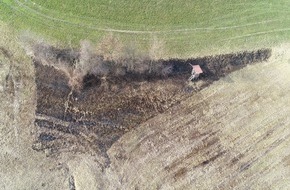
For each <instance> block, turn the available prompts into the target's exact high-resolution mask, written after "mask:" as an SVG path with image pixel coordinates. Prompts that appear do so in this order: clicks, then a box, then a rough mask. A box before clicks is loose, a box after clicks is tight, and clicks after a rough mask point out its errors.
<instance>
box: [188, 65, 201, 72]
mask: <svg viewBox="0 0 290 190" xmlns="http://www.w3.org/2000/svg"><path fill="white" fill-rule="evenodd" d="M191 66H192V70H193V71H194V73H195V74H201V73H203V71H202V69H201V68H200V66H199V65H191Z"/></svg>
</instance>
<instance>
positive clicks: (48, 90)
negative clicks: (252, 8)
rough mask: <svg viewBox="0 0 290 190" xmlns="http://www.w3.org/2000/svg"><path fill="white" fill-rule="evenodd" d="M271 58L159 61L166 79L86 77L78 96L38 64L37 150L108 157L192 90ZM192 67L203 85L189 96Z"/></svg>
mask: <svg viewBox="0 0 290 190" xmlns="http://www.w3.org/2000/svg"><path fill="white" fill-rule="evenodd" d="M64 52H65V51H61V53H64ZM60 56H61V55H60ZM64 56H65V58H66V59H68V60H70V58H69V57H67V55H64ZM270 56H271V50H270V49H261V50H258V51H252V52H241V53H235V54H225V55H218V56H208V57H202V58H195V59H187V60H183V59H171V60H159V61H158V62H159V63H162V64H164V65H168V66H171V67H172V72H171V73H170V74H169V75H168V76H166V77H165V76H161V75H154V74H152V75H150V74H148V73H147V74H137V73H133V72H127V73H126V74H125V75H123V76H107V77H106V78H104V77H99V76H95V75H86V76H85V77H84V78H83V85H82V86H83V88H82V89H81V90H80V91H73V90H72V89H71V87H70V86H69V85H68V80H69V79H68V78H67V76H66V75H65V74H63V73H62V72H61V71H59V70H56V69H55V68H54V67H52V66H47V65H43V64H41V63H40V62H39V61H35V63H34V64H35V69H36V85H37V109H36V120H35V124H36V126H37V128H38V136H37V137H35V139H36V140H35V144H34V145H33V148H34V149H35V150H39V151H40V150H41V151H43V150H46V149H49V152H50V155H57V154H58V153H60V152H62V151H65V152H66V151H70V152H90V153H91V154H98V155H103V156H104V157H106V151H107V150H108V148H110V146H111V145H112V144H113V143H114V142H115V141H117V140H118V139H119V138H120V137H121V136H122V135H123V134H125V133H126V132H128V131H130V130H133V129H134V128H136V127H138V125H139V124H141V123H143V122H145V121H146V120H148V119H149V118H151V117H154V116H156V115H157V114H160V113H163V112H164V111H166V110H167V109H168V108H170V107H172V106H173V105H176V104H178V103H179V102H181V101H182V100H183V99H185V98H188V97H189V96H191V94H192V93H194V91H198V90H201V89H203V88H205V87H207V86H208V85H210V84H211V83H212V82H213V81H216V80H219V79H220V78H221V77H224V76H226V75H227V74H229V73H231V72H233V71H235V70H238V69H241V68H243V67H245V66H246V65H248V64H254V63H260V62H263V61H266V60H267V59H268V58H269V57H270ZM73 59H75V58H72V60H73ZM189 63H190V64H198V65H200V67H201V68H202V70H203V71H204V73H203V74H202V75H201V76H200V78H199V79H198V80H197V81H194V82H193V83H199V84H201V85H199V86H198V88H194V89H193V90H192V91H191V92H190V93H189V91H188V90H186V89H188V87H189V85H188V84H189V83H190V82H189V81H188V78H189V77H190V74H191V66H190V64H189ZM233 85H234V84H233ZM191 86H192V85H191Z"/></svg>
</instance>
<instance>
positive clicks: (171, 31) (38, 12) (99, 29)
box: [12, 1, 290, 40]
mask: <svg viewBox="0 0 290 190" xmlns="http://www.w3.org/2000/svg"><path fill="white" fill-rule="evenodd" d="M16 2H17V3H18V5H19V7H22V8H23V9H24V10H26V11H29V12H33V13H35V15H38V16H40V17H42V18H43V19H49V20H52V21H57V22H59V23H65V24H69V25H73V26H77V27H85V28H87V29H91V30H97V31H103V32H115V33H126V34H166V33H182V32H183V33H188V32H195V31H203V32H206V31H216V30H231V29H239V28H245V27H249V26H255V25H261V24H269V23H274V22H280V21H281V20H280V19H271V20H265V21H259V22H255V23H249V24H244V25H234V26H222V27H208V28H184V29H173V30H125V29H113V28H100V27H94V26H90V25H86V24H77V23H74V22H70V21H68V20H63V19H59V18H55V17H51V16H48V15H45V14H43V13H41V12H40V11H37V10H35V9H33V8H31V7H29V6H26V5H25V4H24V3H21V2H20V1H16ZM12 7H13V6H12ZM13 8H14V9H17V8H16V7H13ZM24 14H25V13H24ZM287 20H289V19H287ZM49 26H51V25H49ZM281 30H282V31H289V30H290V29H289V28H286V29H277V30H273V31H263V32H257V33H252V34H247V35H243V36H237V37H232V38H228V39H229V40H232V39H236V38H243V37H249V36H253V35H259V34H266V33H273V32H280V31H281ZM81 33H82V32H81Z"/></svg>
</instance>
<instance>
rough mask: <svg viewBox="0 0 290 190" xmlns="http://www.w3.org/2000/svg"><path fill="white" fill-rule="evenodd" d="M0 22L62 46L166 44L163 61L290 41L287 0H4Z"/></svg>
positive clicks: (0, 6) (146, 46) (289, 15)
mask: <svg viewBox="0 0 290 190" xmlns="http://www.w3.org/2000/svg"><path fill="white" fill-rule="evenodd" d="M0 11H1V12H0V19H2V20H4V21H5V22H8V23H10V24H11V25H12V26H13V27H14V28H16V29H17V30H18V31H22V30H30V31H32V32H35V33H36V34H38V35H40V36H44V37H45V38H47V39H49V40H51V41H57V42H58V43H60V44H62V45H68V44H72V45H73V46H77V45H78V44H79V41H80V40H81V39H89V40H91V41H93V42H98V41H99V40H100V39H101V38H102V37H103V36H104V35H106V34H107V33H113V34H114V35H115V36H117V37H118V38H120V39H121V40H122V42H123V43H132V42H133V43H135V44H137V45H138V46H139V47H140V48H142V49H146V48H149V47H150V44H151V43H152V41H153V40H156V39H157V40H158V41H160V42H163V44H164V45H163V46H164V47H163V50H164V52H165V53H164V56H165V57H175V56H179V57H189V56H196V55H205V54H216V53H224V52H229V51H238V50H244V49H254V48H260V47H269V46H272V45H274V44H277V43H282V42H285V41H289V40H290V1H289V0H279V1H277V0H216V1H212V0H196V1H192V0H179V1H169V0H142V1H134V0H98V1H95V0H83V1H78V0H67V1H65V2H64V1H59V0H50V1H47V0H19V1H12V0H1V1H0Z"/></svg>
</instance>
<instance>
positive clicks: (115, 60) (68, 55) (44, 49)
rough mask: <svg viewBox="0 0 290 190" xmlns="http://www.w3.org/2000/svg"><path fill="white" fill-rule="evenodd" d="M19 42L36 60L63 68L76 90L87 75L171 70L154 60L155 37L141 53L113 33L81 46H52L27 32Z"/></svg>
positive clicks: (158, 47)
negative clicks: (98, 40)
mask: <svg viewBox="0 0 290 190" xmlns="http://www.w3.org/2000/svg"><path fill="white" fill-rule="evenodd" d="M22 42H23V43H22V44H23V46H24V48H25V49H26V52H27V54H28V55H30V56H32V57H33V58H34V60H35V61H37V62H39V63H42V64H44V65H48V66H52V67H54V68H55V69H57V70H60V71H62V72H63V73H64V74H65V75H66V76H67V77H68V78H69V84H70V86H71V87H72V88H73V89H75V90H79V89H81V88H82V87H83V86H82V83H83V78H84V77H85V76H86V75H94V76H98V77H103V78H105V77H107V76H124V75H126V74H128V73H130V74H143V75H153V76H168V75H169V74H171V72H172V67H171V66H166V65H162V64H161V63H160V62H155V61H156V60H157V59H158V58H159V57H161V55H160V54H159V55H158V52H159V53H160V52H161V48H162V44H161V42H159V41H158V40H157V39H154V40H153V41H152V45H151V47H150V52H149V53H141V52H140V51H138V49H137V48H136V47H135V46H134V44H130V45H127V46H124V45H123V44H122V43H121V42H120V40H118V38H117V37H114V36H113V35H112V34H109V35H108V36H105V37H104V38H103V39H102V40H101V42H100V43H99V44H98V45H97V46H95V45H93V44H91V43H90V42H89V41H87V40H83V41H81V42H80V50H74V49H66V50H62V49H58V48H54V47H52V46H50V45H48V44H47V43H45V42H43V41H41V40H33V39H32V38H31V36H29V34H26V35H23V36H22Z"/></svg>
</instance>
